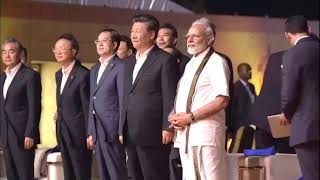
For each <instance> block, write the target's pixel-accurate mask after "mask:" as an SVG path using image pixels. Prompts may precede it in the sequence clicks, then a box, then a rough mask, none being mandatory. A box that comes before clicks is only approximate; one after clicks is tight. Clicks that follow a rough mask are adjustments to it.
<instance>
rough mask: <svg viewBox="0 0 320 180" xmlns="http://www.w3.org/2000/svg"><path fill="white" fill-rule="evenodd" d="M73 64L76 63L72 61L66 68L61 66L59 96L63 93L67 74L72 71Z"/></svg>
mask: <svg viewBox="0 0 320 180" xmlns="http://www.w3.org/2000/svg"><path fill="white" fill-rule="evenodd" d="M75 62H76V61H75V60H73V61H72V62H71V63H70V64H69V66H67V67H63V66H62V69H61V71H62V80H61V85H60V94H62V92H63V88H64V86H65V85H66V82H67V80H68V77H69V74H70V72H71V70H72V68H73V66H74V64H75Z"/></svg>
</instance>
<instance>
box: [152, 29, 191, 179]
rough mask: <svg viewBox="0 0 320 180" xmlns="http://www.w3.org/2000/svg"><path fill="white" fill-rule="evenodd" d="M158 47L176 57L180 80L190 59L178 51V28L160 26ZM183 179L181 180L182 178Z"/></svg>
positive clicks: (157, 40)
mask: <svg viewBox="0 0 320 180" xmlns="http://www.w3.org/2000/svg"><path fill="white" fill-rule="evenodd" d="M156 43H157V46H158V47H159V48H161V49H163V50H165V51H167V52H169V53H170V54H172V55H173V56H175V57H176V59H177V61H178V64H179V78H180V77H181V76H182V74H183V72H184V68H185V67H186V65H187V63H188V62H189V60H190V58H189V57H188V56H186V55H184V54H183V53H182V52H181V51H179V50H178V49H177V43H178V32H177V29H176V27H174V26H173V25H172V24H170V23H164V24H163V25H161V26H160V28H159V32H158V35H157V39H156ZM180 179H181V178H180Z"/></svg>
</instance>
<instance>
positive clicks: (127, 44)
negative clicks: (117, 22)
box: [120, 35, 136, 53]
mask: <svg viewBox="0 0 320 180" xmlns="http://www.w3.org/2000/svg"><path fill="white" fill-rule="evenodd" d="M120 41H123V42H125V43H126V46H127V48H128V50H130V49H131V50H132V53H135V51H136V49H135V48H134V47H133V44H132V42H131V39H130V38H129V37H128V36H126V35H121V36H120Z"/></svg>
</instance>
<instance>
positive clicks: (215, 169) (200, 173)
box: [179, 146, 226, 180]
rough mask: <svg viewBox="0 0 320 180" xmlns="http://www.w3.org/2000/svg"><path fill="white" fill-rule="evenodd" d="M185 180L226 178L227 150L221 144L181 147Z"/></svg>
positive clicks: (219, 179)
mask: <svg viewBox="0 0 320 180" xmlns="http://www.w3.org/2000/svg"><path fill="white" fill-rule="evenodd" d="M179 152H180V158H181V163H182V167H183V180H225V179H226V152H225V150H224V147H219V146H192V147H190V146H189V148H188V153H185V148H180V149H179Z"/></svg>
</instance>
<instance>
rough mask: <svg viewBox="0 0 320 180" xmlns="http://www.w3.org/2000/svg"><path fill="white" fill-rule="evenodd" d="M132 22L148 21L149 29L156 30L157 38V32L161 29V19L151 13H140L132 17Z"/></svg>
mask: <svg viewBox="0 0 320 180" xmlns="http://www.w3.org/2000/svg"><path fill="white" fill-rule="evenodd" d="M132 22H133V23H137V22H140V23H147V30H148V31H154V32H155V37H154V38H157V34H158V31H159V26H160V25H159V21H158V19H157V18H155V17H154V16H152V15H150V14H138V15H135V16H134V17H133V18H132Z"/></svg>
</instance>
